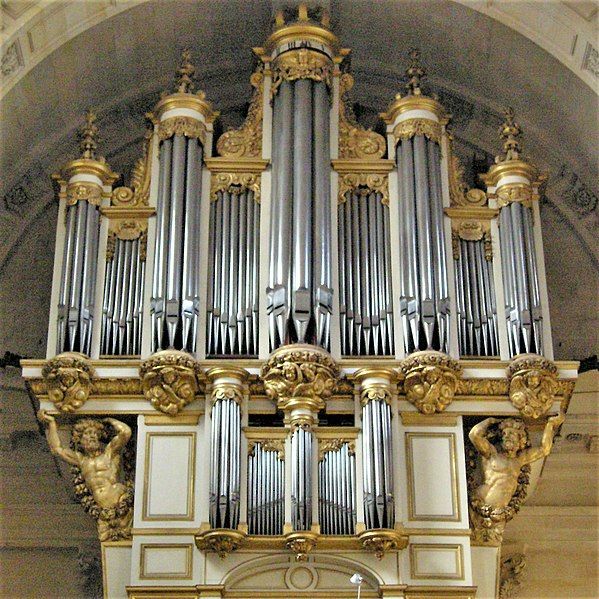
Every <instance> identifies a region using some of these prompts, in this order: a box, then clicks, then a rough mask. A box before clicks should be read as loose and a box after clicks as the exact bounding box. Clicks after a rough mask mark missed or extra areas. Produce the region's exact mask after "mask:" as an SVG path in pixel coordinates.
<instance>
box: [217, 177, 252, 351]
mask: <svg viewBox="0 0 599 599" xmlns="http://www.w3.org/2000/svg"><path fill="white" fill-rule="evenodd" d="M210 223H211V228H212V230H211V232H210V241H209V260H208V304H207V305H208V318H207V324H206V326H207V329H208V330H207V355H208V356H222V355H246V356H252V355H256V354H257V352H258V323H257V318H258V260H259V248H258V244H259V241H260V240H259V235H258V234H257V231H258V230H259V227H260V206H259V205H258V203H257V202H256V201H255V199H254V192H253V191H251V190H245V189H241V188H239V189H235V190H231V191H219V192H218V193H217V195H216V199H215V200H214V201H212V202H211V206H210Z"/></svg>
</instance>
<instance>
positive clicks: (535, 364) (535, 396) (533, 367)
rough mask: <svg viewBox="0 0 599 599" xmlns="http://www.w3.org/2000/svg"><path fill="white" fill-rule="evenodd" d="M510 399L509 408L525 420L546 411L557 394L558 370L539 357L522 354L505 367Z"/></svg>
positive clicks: (541, 414)
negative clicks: (510, 404) (510, 405)
mask: <svg viewBox="0 0 599 599" xmlns="http://www.w3.org/2000/svg"><path fill="white" fill-rule="evenodd" d="M508 379H509V381H510V386H509V397H510V401H511V402H512V405H513V406H514V407H515V408H516V409H517V410H519V412H520V414H522V416H524V417H527V418H534V419H537V418H540V417H541V416H544V415H545V414H547V412H549V410H550V409H551V406H552V405H553V402H554V401H555V397H556V394H557V391H558V385H557V367H556V366H555V364H554V363H553V362H551V361H549V360H547V359H545V358H543V357H541V356H537V355H532V354H531V355H524V356H521V357H519V358H516V359H515V360H514V361H513V362H512V363H511V364H510V365H509V367H508Z"/></svg>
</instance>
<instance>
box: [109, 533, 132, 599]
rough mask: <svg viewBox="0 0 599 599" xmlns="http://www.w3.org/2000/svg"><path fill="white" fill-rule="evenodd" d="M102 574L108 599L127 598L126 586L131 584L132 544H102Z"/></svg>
mask: <svg viewBox="0 0 599 599" xmlns="http://www.w3.org/2000/svg"><path fill="white" fill-rule="evenodd" d="M102 575H103V581H104V597H105V598H106V599H127V591H126V590H125V587H126V586H128V585H129V584H130V575H131V545H130V544H116V543H115V544H114V545H112V544H110V543H103V544H102Z"/></svg>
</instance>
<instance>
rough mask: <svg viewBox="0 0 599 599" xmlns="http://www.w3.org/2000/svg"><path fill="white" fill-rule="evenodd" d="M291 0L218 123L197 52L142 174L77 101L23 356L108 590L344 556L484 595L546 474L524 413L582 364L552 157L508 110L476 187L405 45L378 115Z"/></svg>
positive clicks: (317, 17)
mask: <svg viewBox="0 0 599 599" xmlns="http://www.w3.org/2000/svg"><path fill="white" fill-rule="evenodd" d="M292 13H293V14H292ZM292 13H290V12H289V11H287V12H285V11H283V12H279V13H277V15H276V17H275V26H274V31H273V33H272V35H271V36H270V37H269V38H268V39H267V40H266V43H265V44H264V46H263V47H262V48H258V49H255V53H256V56H257V63H258V66H257V68H256V69H255V71H254V73H253V74H252V76H251V79H250V83H251V86H252V90H253V91H252V96H251V101H250V105H249V109H248V113H247V117H246V119H245V121H244V123H243V124H242V125H241V126H240V127H238V128H236V129H230V130H228V131H225V132H224V133H222V134H221V135H220V136H219V137H218V139H215V135H214V122H215V119H217V118H218V112H216V111H215V110H213V108H212V106H211V105H210V103H209V102H208V100H207V99H206V95H205V94H204V92H194V72H195V68H194V67H193V65H192V63H191V55H190V53H189V52H188V51H186V52H184V54H183V58H182V62H181V65H180V67H179V68H178V70H177V73H176V84H175V87H174V90H173V91H172V92H167V93H165V94H164V95H163V97H162V99H161V100H160V101H159V102H158V104H157V105H156V107H155V109H154V110H153V112H152V113H150V115H149V118H150V128H149V131H148V133H147V135H146V137H145V140H144V147H143V154H142V157H141V159H140V160H139V161H138V162H137V163H136V165H135V168H134V169H133V173H132V179H131V182H130V184H129V185H125V184H123V182H122V181H121V180H120V179H119V176H118V175H116V174H115V173H113V172H112V170H111V169H110V167H109V166H108V164H107V162H106V160H105V159H104V158H102V157H101V156H100V155H99V153H98V148H97V133H98V131H97V127H96V125H95V123H94V120H95V117H94V115H93V114H92V113H89V114H88V115H87V117H86V124H85V126H84V128H83V130H82V133H81V150H82V154H81V157H79V158H77V159H75V160H72V161H70V162H69V163H68V164H67V165H66V166H65V167H64V168H63V169H61V171H60V173H58V174H57V175H56V180H57V182H58V186H59V188H60V191H59V221H58V224H57V237H56V240H57V241H56V250H55V251H56V254H55V268H54V281H53V290H52V307H51V313H50V323H49V333H48V347H47V356H46V359H45V360H25V361H23V373H24V377H25V378H26V379H27V382H28V385H29V388H30V390H31V393H32V394H33V395H34V396H35V397H36V398H37V401H39V403H40V413H39V417H40V420H41V421H42V422H43V423H44V425H45V426H46V427H47V437H48V442H49V443H50V447H51V449H52V451H54V452H55V453H57V454H58V455H59V456H63V457H64V456H65V455H67V456H71V457H70V458H69V459H70V460H71V463H73V464H75V467H76V468H78V469H79V471H80V478H79V479H78V480H80V484H79V486H78V489H79V491H78V493H79V494H81V493H84V494H85V493H87V495H86V497H87V499H86V502H84V505H87V506H88V508H86V509H89V511H90V513H92V515H93V516H94V517H95V518H96V520H97V521H98V531H99V535H100V539H101V541H102V552H103V568H104V581H105V596H106V597H111V598H112V597H115V598H116V597H130V598H135V597H138V598H141V597H144V598H147V597H179V596H180V597H246V596H259V595H260V593H261V592H263V591H266V590H268V592H269V596H273V597H274V596H281V597H283V596H290V593H291V595H292V596H298V597H318V596H329V595H330V592H332V591H333V590H335V591H336V592H345V594H346V595H347V596H351V595H352V592H353V591H352V588H351V585H350V583H349V577H350V576H351V574H352V573H353V572H358V573H360V575H361V576H362V577H363V580H364V583H363V584H364V588H363V592H364V593H365V595H364V596H372V597H375V596H377V597H387V598H392V597H414V598H415V597H423V596H426V597H447V596H452V597H474V596H477V597H483V598H484V597H495V595H496V592H497V591H496V589H497V588H498V586H497V577H498V576H499V572H498V570H497V559H498V555H499V553H498V552H499V550H500V546H501V540H502V535H503V530H504V527H505V525H506V524H507V522H508V521H509V520H510V519H511V518H512V517H513V516H514V514H515V513H516V512H517V510H518V508H519V505H520V502H521V500H522V498H523V497H525V496H526V489H527V484H529V486H531V485H533V484H534V480H532V478H533V477H532V475H531V473H530V469H529V468H528V466H527V465H526V468H524V469H522V468H521V467H522V466H523V465H525V460H524V457H522V456H523V454H522V455H521V454H518V453H517V452H514V450H513V449H510V448H509V446H510V441H509V439H512V437H514V436H516V437H518V439H520V441H518V443H521V444H523V445H522V447H524V446H525V445H526V444H529V445H530V444H532V445H539V447H540V448H541V450H540V451H539V452H537V453H536V454H535V456H536V457H538V456H539V455H541V454H542V455H543V456H546V455H547V454H548V453H549V450H550V449H551V441H552V438H553V434H554V433H555V432H556V430H557V427H558V426H559V424H560V423H561V421H563V414H564V412H565V410H566V409H567V405H568V400H569V396H570V394H571V392H572V388H573V379H574V378H575V376H576V364H573V363H567V362H560V363H554V362H553V361H552V358H553V356H552V350H551V335H550V326H549V313H548V305H547V291H546V282H545V276H544V267H543V252H542V241H541V233H540V215H539V208H538V198H539V195H540V186H541V184H542V181H543V175H541V174H540V173H539V172H538V170H537V169H536V168H535V167H534V166H533V165H532V164H531V163H530V162H528V161H526V160H525V159H524V158H523V156H522V148H521V137H522V136H521V129H520V126H519V125H518V124H517V123H516V122H515V120H514V114H513V112H512V111H511V110H509V111H508V112H507V113H506V121H505V123H504V125H503V126H502V129H501V138H502V139H503V141H504V148H503V153H502V154H500V155H499V156H498V157H497V160H496V163H495V164H494V165H493V166H491V168H490V169H489V171H488V172H487V173H484V174H483V175H482V180H483V182H484V185H485V190H483V189H478V188H472V189H471V188H469V187H468V186H467V185H466V184H465V183H464V178H463V174H462V173H463V171H462V168H461V165H460V162H459V159H458V157H457V156H456V154H455V152H454V149H453V145H452V137H451V135H450V133H449V132H448V127H449V126H450V119H449V116H448V114H447V113H446V111H445V109H444V108H443V106H442V104H441V102H440V101H439V99H438V98H436V97H433V96H432V95H427V94H426V93H425V91H424V87H423V83H422V81H423V79H424V76H425V72H424V69H423V68H422V66H421V65H420V62H419V54H418V52H417V51H411V52H410V55H409V58H410V63H409V66H408V69H407V71H406V75H407V84H406V85H405V91H402V92H401V93H399V94H398V95H397V96H396V97H395V99H394V100H393V101H392V102H391V104H390V106H389V108H388V109H387V111H386V112H384V113H382V114H381V117H382V123H381V129H380V131H381V132H382V133H384V135H383V134H382V133H380V132H378V131H373V130H370V129H366V128H364V127H363V126H362V125H361V124H360V123H359V122H358V120H357V119H356V116H355V114H354V112H353V110H352V103H351V98H350V90H351V88H352V86H353V77H352V75H351V73H350V72H349V68H348V65H347V60H346V57H347V55H348V53H349V50H346V49H344V48H343V47H342V46H341V44H340V42H339V40H338V38H337V37H336V36H335V34H334V33H333V32H332V30H331V29H330V26H329V22H328V16H327V15H326V13H324V12H323V11H320V10H318V11H314V10H312V9H310V10H308V8H307V7H306V6H305V5H300V6H299V8H298V9H297V11H296V12H293V11H292ZM117 181H118V182H119V185H120V186H117V187H115V186H114V185H115V183H117ZM106 414H108V415H110V417H109V418H104V417H100V415H106ZM533 425H534V426H533ZM58 427H60V428H62V429H63V430H64V432H65V433H68V431H69V429H72V435H73V436H72V441H71V443H72V447H73V449H74V451H71V450H69V452H70V453H69V452H66V453H65V451H66V450H64V449H63V450H61V449H60V447H61V446H60V443H61V441H60V436H59V435H58V432H57V431H58ZM539 430H543V431H544V433H543V435H542V439H541V438H540V434H539V433H538V431H539ZM82 431H87V432H85V433H84V432H82ZM94 431H95V432H94ZM94 435H95V438H96V441H97V442H96V443H95V444H94V443H91V442H90V441H89V439H90V438H91V437H94ZM132 435H133V436H134V437H135V443H133V441H132V440H131V439H130V438H131V436H132ZM510 435H511V437H510ZM508 437H509V439H508ZM506 439H507V441H505V440H506ZM504 441H505V444H503V443H504ZM90 443H91V444H90ZM134 447H135V448H136V449H135V451H134V450H133V448H134ZM512 447H513V444H512ZM527 455H528V454H527ZM99 456H104V457H103V458H102V460H103V463H105V464H109V465H110V466H109V468H108V470H105V469H99V462H98V459H99ZM535 459H536V458H535ZM123 460H124V461H125V462H126V465H127V468H125V469H123V468H122V467H121V466H122V464H121V462H122V461H123ZM514 460H516V461H515V462H514ZM518 460H520V461H518ZM523 460H524V461H523ZM516 462H517V463H518V464H520V467H519V468H516V467H515V466H513V464H515V463H516ZM505 464H509V467H508V466H505ZM526 464H527V463H526ZM107 472H108V473H107ZM493 472H501V476H502V477H504V478H505V479H506V481H508V479H509V481H508V482H509V484H508V485H507V486H508V487H509V488H515V489H516V491H515V492H514V493H513V494H512V495H509V493H508V494H507V495H506V494H505V493H504V492H503V491H501V492H500V489H496V492H494V493H488V492H487V490H488V489H489V488H491V487H492V486H493V485H495V484H496V481H495V479H494V478H493V476H491V474H492V473H493ZM514 472H515V473H516V474H514ZM514 476H515V478H514V480H513V481H512V480H511V478H510V477H512V478H513V477H514ZM502 480H503V479H502ZM81 481H82V482H81ZM512 483H513V484H512ZM506 484H507V482H506ZM510 485H511V486H510ZM81 489H84V490H85V492H84V491H81ZM502 489H503V487H502ZM89 506H92V508H89ZM285 551H286V552H288V553H289V555H291V556H293V557H294V558H295V559H292V560H291V561H290V560H289V558H288V557H285V555H284V552H285ZM232 554H234V557H233V555H232ZM295 560H297V562H296V561H295ZM335 564H337V565H335ZM336 568H337V569H336ZM333 571H335V572H341V571H342V572H344V573H346V574H347V576H345V574H344V575H343V576H345V578H343V577H342V579H343V580H342V579H341V578H339V576H338V575H337V574H335V575H334V574H333ZM269 572H270V573H271V574H272V576H271V578H268V576H270V574H265V573H269ZM276 572H279V573H280V576H279V574H276ZM335 576H337V578H335ZM346 579H347V580H346ZM344 581H345V582H344ZM302 585H303V586H302ZM327 585H328V586H327ZM339 585H341V586H339ZM343 585H349V586H347V588H345V587H344V586H343ZM267 587H268V588H267ZM252 593H253V594H252ZM256 593H258V595H257V594H256ZM327 593H329V595H327ZM260 596H262V595H260ZM344 596H345V595H344Z"/></svg>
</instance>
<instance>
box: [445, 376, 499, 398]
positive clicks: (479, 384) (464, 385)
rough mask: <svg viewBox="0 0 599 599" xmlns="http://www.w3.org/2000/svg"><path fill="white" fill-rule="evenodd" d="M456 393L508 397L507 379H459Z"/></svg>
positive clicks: (460, 394)
mask: <svg viewBox="0 0 599 599" xmlns="http://www.w3.org/2000/svg"><path fill="white" fill-rule="evenodd" d="M455 394H456V395H459V396H464V395H465V396H468V395H470V396H472V395H474V396H477V395H478V396H481V397H506V396H507V394H508V381H507V379H459V380H458V384H457V387H456V392H455Z"/></svg>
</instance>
